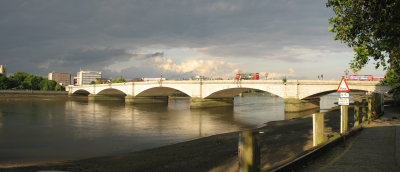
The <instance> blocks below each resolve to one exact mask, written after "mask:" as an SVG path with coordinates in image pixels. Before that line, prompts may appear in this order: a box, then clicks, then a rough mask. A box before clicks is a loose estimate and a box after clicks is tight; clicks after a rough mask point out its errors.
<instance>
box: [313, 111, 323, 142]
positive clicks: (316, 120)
mask: <svg viewBox="0 0 400 172" xmlns="http://www.w3.org/2000/svg"><path fill="white" fill-rule="evenodd" d="M323 141H324V113H314V114H313V145H314V146H317V145H319V144H321V143H322V142H323Z"/></svg>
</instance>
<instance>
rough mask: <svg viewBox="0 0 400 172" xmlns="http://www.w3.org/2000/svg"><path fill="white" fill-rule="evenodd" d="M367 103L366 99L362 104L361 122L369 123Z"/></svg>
mask: <svg viewBox="0 0 400 172" xmlns="http://www.w3.org/2000/svg"><path fill="white" fill-rule="evenodd" d="M366 106H367V101H366V100H365V99H362V103H361V109H362V120H361V122H365V121H367V116H366V115H367V107H366Z"/></svg>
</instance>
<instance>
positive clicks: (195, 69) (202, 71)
mask: <svg viewBox="0 0 400 172" xmlns="http://www.w3.org/2000/svg"><path fill="white" fill-rule="evenodd" d="M153 61H154V62H155V64H156V66H157V67H158V68H160V69H162V70H165V71H172V72H176V73H194V74H197V75H203V76H213V77H217V76H218V77H221V76H225V75H226V74H227V71H229V74H230V75H231V73H232V72H230V71H233V69H234V67H236V66H237V65H238V64H235V63H229V62H225V61H221V60H214V59H212V60H201V59H200V60H199V59H187V60H185V61H183V62H181V63H180V64H176V63H174V62H173V61H172V59H171V58H162V57H155V58H154V59H153Z"/></svg>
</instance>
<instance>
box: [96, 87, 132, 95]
mask: <svg viewBox="0 0 400 172" xmlns="http://www.w3.org/2000/svg"><path fill="white" fill-rule="evenodd" d="M96 95H114V96H118V95H119V96H126V95H127V94H126V93H124V92H123V91H121V90H119V89H115V88H106V89H102V90H100V91H99V92H97V94H96Z"/></svg>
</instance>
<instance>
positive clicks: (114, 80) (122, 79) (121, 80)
mask: <svg viewBox="0 0 400 172" xmlns="http://www.w3.org/2000/svg"><path fill="white" fill-rule="evenodd" d="M111 82H112V83H121V82H125V79H124V78H123V77H122V76H120V77H119V78H118V79H113V80H112V81H111Z"/></svg>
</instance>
